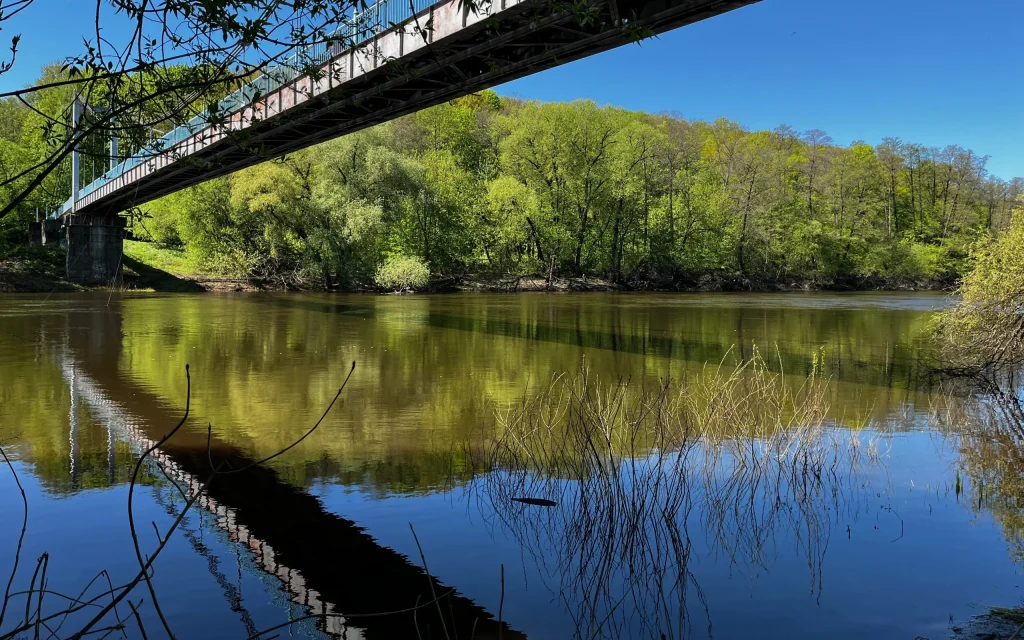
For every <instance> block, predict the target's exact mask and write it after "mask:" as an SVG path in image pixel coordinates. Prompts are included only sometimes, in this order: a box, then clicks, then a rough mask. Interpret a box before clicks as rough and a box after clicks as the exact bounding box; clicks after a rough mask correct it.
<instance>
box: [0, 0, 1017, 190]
mask: <svg viewBox="0 0 1024 640" xmlns="http://www.w3.org/2000/svg"><path fill="white" fill-rule="evenodd" d="M89 4H91V3H89V2H83V1H82V0H36V6H34V7H32V8H31V9H30V10H29V11H27V12H26V13H25V14H23V16H19V17H18V19H16V20H15V21H14V22H13V24H10V25H9V26H8V28H7V29H5V30H4V32H3V33H0V38H3V40H5V41H6V40H7V38H8V37H9V36H10V35H13V34H14V33H16V32H20V33H22V34H23V35H24V43H23V49H22V52H21V54H20V55H19V62H18V65H17V67H16V69H15V71H14V72H13V73H12V74H11V75H5V76H0V87H7V86H17V85H21V84H25V83H28V82H30V81H31V80H32V78H33V77H34V75H35V73H36V71H38V68H39V66H40V65H41V64H43V63H45V62H49V61H53V60H57V59H60V58H62V57H63V56H67V55H72V54H74V53H77V52H78V51H81V41H82V38H83V37H84V36H85V35H86V34H87V33H88V31H89V30H90V29H91V28H92V21H91V17H90V16H89V12H88V5H89ZM93 6H95V5H93ZM44 34H45V35H44ZM5 46H6V45H5ZM498 91H499V92H500V93H503V94H509V95H516V96H519V97H522V98H535V99H539V100H574V99H577V98H589V99H592V100H595V101H596V102H598V103H599V104H612V105H616V106H622V107H626V108H629V109H641V110H644V111H648V112H654V113H657V112H664V111H674V112H678V113H680V114H682V115H683V116H684V117H686V118H689V119H703V120H713V119H714V118H717V117H719V116H725V117H727V118H730V119H732V120H735V121H737V122H739V123H741V124H743V125H745V126H747V127H750V128H753V129H763V128H774V127H776V126H778V125H780V124H788V125H791V126H792V127H794V128H796V129H797V130H801V131H803V130H807V129H815V128H816V129H822V130H824V131H826V132H827V133H828V134H829V135H831V136H832V137H833V139H834V140H835V141H836V142H837V143H840V144H848V143H850V142H852V141H854V140H864V141H866V142H869V143H872V144H875V143H877V142H879V141H880V140H881V139H882V138H883V137H885V136H896V137H899V138H901V139H903V140H905V141H908V142H918V143H921V144H924V145H927V146H938V147H942V146H945V145H947V144H959V145H961V146H963V147H967V148H971V149H974V150H975V151H976V152H978V153H980V154H982V155H988V156H991V158H990V160H989V165H988V166H989V170H990V171H991V173H993V174H995V175H998V176H1001V177H1003V178H1007V179H1008V178H1012V177H1014V176H1024V0H764V1H763V2H761V3H759V4H755V5H752V6H748V7H745V8H743V9H738V10H736V11H733V12H731V13H728V14H725V15H722V16H719V17H717V18H713V19H711V20H706V21H704V22H701V23H698V24H695V25H691V26H689V27H684V28H682V29H677V30H675V31H672V32H669V33H666V34H663V35H661V36H660V37H658V38H657V39H655V40H647V41H644V42H643V43H642V44H640V45H627V46H625V47H621V48H619V49H615V50H613V51H608V52H606V53H603V54H601V55H598V56H593V57H591V58H587V59H584V60H580V61H577V62H574V63H572V64H568V65H565V66H562V67H559V68H556V69H552V70H549V71H546V72H543V73H539V74H536V75H534V76H531V77H528V78H524V79H521V80H517V81H515V82H511V83H509V84H506V85H503V86H502V87H499V88H498Z"/></svg>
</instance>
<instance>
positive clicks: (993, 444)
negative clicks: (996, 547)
mask: <svg viewBox="0 0 1024 640" xmlns="http://www.w3.org/2000/svg"><path fill="white" fill-rule="evenodd" d="M1013 383H1014V381H1013V380H1012V379H1004V380H1001V381H996V382H995V383H992V382H991V381H989V383H988V384H986V385H985V386H986V388H987V389H988V391H989V392H988V393H987V394H984V395H977V394H973V393H968V394H964V393H963V390H962V389H952V390H951V391H950V393H949V395H947V397H946V398H945V400H944V402H942V403H941V405H937V406H936V407H935V408H934V409H933V412H932V416H933V423H934V424H935V425H936V426H937V427H940V428H943V429H944V430H945V431H946V432H947V433H948V434H949V435H950V437H953V438H956V440H957V442H958V443H959V448H960V469H959V471H960V473H961V474H962V477H961V475H960V474H958V475H957V479H956V485H955V491H956V492H957V495H958V497H959V496H960V495H961V494H962V495H963V496H964V499H966V501H967V502H968V504H969V505H970V506H971V508H972V509H973V510H974V511H975V512H980V511H983V510H987V511H989V512H991V513H992V515H993V517H995V519H996V520H997V521H998V522H999V523H1000V525H1001V526H1002V529H1003V535H1004V536H1005V538H1006V542H1007V544H1008V545H1009V552H1010V556H1011V557H1012V558H1013V560H1014V562H1016V563H1018V564H1021V565H1024V406H1022V402H1024V387H1020V386H1017V385H1015V384H1013ZM1011 385H1013V386H1011ZM1013 389H1016V391H1013Z"/></svg>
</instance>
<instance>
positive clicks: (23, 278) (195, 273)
mask: <svg viewBox="0 0 1024 640" xmlns="http://www.w3.org/2000/svg"><path fill="white" fill-rule="evenodd" d="M65 260H66V253H65V251H64V250H63V249H59V248H58V249H52V248H43V247H37V246H18V247H14V248H12V249H10V250H9V251H7V253H6V255H4V256H3V257H0V293H49V292H53V291H85V290H90V289H104V290H107V289H109V288H110V287H83V286H81V285H76V284H74V283H71V282H68V281H67V280H66V279H65ZM123 270H124V278H123V282H122V283H120V284H119V285H118V286H117V287H115V288H116V289H119V290H132V291H169V292H175V291H177V292H200V291H236V292H243V291H325V290H328V291H339V292H376V291H378V290H377V289H375V288H372V287H355V288H344V287H324V286H323V285H322V283H319V282H296V281H285V280H283V279H278V280H272V281H271V280H257V279H253V278H237V277H230V276H224V275H222V274H216V273H208V272H203V271H201V270H197V269H195V268H193V267H192V266H191V265H190V264H189V262H188V260H187V259H186V258H185V254H184V252H183V251H180V250H176V249H170V248H165V247H160V246H158V245H156V244H154V243H149V242H137V241H133V240H126V241H125V249H124V264H123ZM954 284H955V283H952V282H946V281H925V282H917V281H899V282H893V281H886V280H881V279H872V278H863V279H846V280H815V279H788V280H785V281H777V282H764V281H753V280H749V279H745V278H742V277H738V276H723V275H719V274H705V275H701V276H699V277H694V278H688V279H681V280H679V281H676V282H668V283H665V282H640V283H635V284H633V285H632V286H628V285H623V284H619V283H615V282H612V281H611V280H607V279H603V278H597V277H593V276H581V277H569V278H559V277H555V278H553V279H551V280H550V281H549V280H548V279H547V278H546V277H544V276H541V275H536V274H535V275H522V276H504V277H501V276H480V275H469V276H449V277H445V276H436V277H434V278H432V279H431V282H430V283H429V285H428V286H427V287H426V288H425V289H424V290H423V291H422V292H424V293H443V292H453V291H454V292H480V293H520V292H546V291H547V292H586V291H603V292H609V291H652V292H680V293H685V292H760V293H767V292H773V291H777V292H787V291H940V290H946V289H950V288H952V287H953V286H954Z"/></svg>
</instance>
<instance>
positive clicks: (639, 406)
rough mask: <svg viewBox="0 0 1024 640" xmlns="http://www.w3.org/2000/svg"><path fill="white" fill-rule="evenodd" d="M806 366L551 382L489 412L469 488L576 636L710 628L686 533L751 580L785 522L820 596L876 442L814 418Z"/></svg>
mask: <svg viewBox="0 0 1024 640" xmlns="http://www.w3.org/2000/svg"><path fill="white" fill-rule="evenodd" d="M818 362H819V360H817V359H816V360H815V366H814V368H813V370H812V371H811V372H810V374H809V375H808V376H807V377H806V378H805V379H804V380H802V382H801V383H799V384H797V385H793V384H791V380H787V379H786V377H785V376H784V375H783V374H782V373H775V372H772V371H771V369H770V367H769V363H768V361H767V360H766V359H765V358H764V357H763V356H762V355H761V354H760V353H758V352H756V351H755V352H754V354H753V357H752V358H751V359H749V360H747V361H746V362H743V363H742V364H739V365H737V366H728V365H725V364H720V365H717V366H713V365H709V366H706V367H704V368H703V369H702V370H701V371H700V372H698V373H696V374H694V375H691V376H689V377H687V378H685V379H682V380H679V381H673V380H662V381H661V382H660V384H658V385H657V386H655V387H649V386H647V387H645V386H643V385H638V384H634V383H633V382H632V381H630V380H616V381H614V382H612V383H611V384H606V383H604V382H602V381H601V380H599V379H597V378H596V377H595V376H593V375H592V374H591V373H590V372H589V371H588V370H587V369H586V368H583V369H582V370H581V371H580V372H579V373H577V374H575V375H558V376H555V377H553V378H552V379H551V381H550V382H549V384H548V385H547V386H546V387H544V388H543V389H541V390H539V392H537V393H535V394H533V395H527V396H526V397H524V399H523V400H522V401H520V402H518V403H517V404H515V405H513V406H510V407H507V408H504V409H503V410H501V411H500V412H499V414H498V424H499V427H498V435H497V436H496V438H495V439H494V441H493V442H492V444H491V445H490V446H489V447H488V448H486V450H485V452H484V453H483V454H482V455H481V456H479V457H478V458H477V459H476V460H475V463H476V472H477V475H478V478H479V480H478V482H476V483H471V487H473V489H472V491H471V493H472V492H473V491H475V493H473V495H475V496H476V498H477V499H478V501H479V502H480V505H481V507H482V509H483V510H484V512H485V514H486V516H487V517H490V518H494V519H495V520H497V521H498V522H499V523H500V524H501V526H502V527H503V528H504V529H506V530H507V531H508V532H510V533H511V534H512V535H513V537H515V538H516V539H517V541H519V542H520V543H521V544H522V546H523V548H524V551H525V553H526V555H527V556H529V557H531V558H533V559H534V560H535V561H536V563H537V566H538V569H539V570H540V572H541V575H543V576H544V577H545V582H546V583H547V586H548V588H549V589H551V591H552V593H553V594H555V595H556V597H557V598H558V599H560V600H561V601H562V604H563V606H564V608H565V609H566V611H568V612H569V613H570V614H571V615H572V616H573V620H574V623H575V628H576V634H575V635H576V637H586V638H592V637H652V638H678V637H685V636H686V635H688V633H689V631H690V629H691V628H692V624H693V620H694V619H695V615H694V614H695V613H703V618H704V619H705V620H707V624H708V626H709V627H710V618H709V617H708V615H707V607H706V602H705V600H704V596H703V593H702V591H701V588H700V585H699V584H698V582H697V579H696V576H695V574H694V572H693V562H694V558H695V555H694V548H693V539H694V536H693V535H691V533H694V529H695V528H697V529H699V531H700V533H701V536H700V537H701V538H702V539H703V540H705V541H708V542H710V543H712V545H713V547H714V549H713V551H714V552H715V553H721V554H725V556H727V557H728V558H729V561H730V562H731V563H733V564H737V565H742V566H743V567H745V568H747V569H750V570H753V571H757V570H758V569H759V568H764V567H766V566H767V555H768V554H769V551H770V549H771V547H772V545H773V544H774V541H775V538H776V536H778V535H779V534H780V532H781V531H782V530H783V529H785V530H786V535H787V536H788V537H790V538H792V539H793V540H795V541H796V543H797V545H798V547H799V548H800V549H801V550H802V551H803V553H805V554H806V556H807V562H808V568H809V589H810V592H811V593H812V594H813V593H817V592H820V588H821V577H820V576H821V563H822V561H823V557H824V553H825V549H826V548H827V546H828V541H829V537H830V535H831V533H832V532H833V530H834V529H835V528H836V527H837V524H838V516H839V514H840V513H842V512H843V510H844V509H846V508H847V505H848V503H849V500H850V498H851V496H850V493H851V492H850V488H851V487H852V486H853V483H854V481H855V478H854V476H855V471H856V468H857V466H858V465H859V464H861V463H863V462H865V461H867V460H876V459H877V458H876V456H877V455H878V451H879V448H878V446H877V443H876V441H875V440H874V439H873V438H868V439H867V442H865V440H864V439H862V438H860V437H858V436H856V435H850V432H848V431H846V430H840V429H837V428H835V425H834V424H833V423H832V422H831V421H830V419H829V418H828V417H827V415H828V410H829V402H828V397H829V393H828V387H829V380H828V379H827V378H826V377H824V376H822V375H821V373H820V368H819V366H818V365H817V363H818ZM523 498H527V499H530V500H532V501H533V502H534V504H524V503H523ZM538 502H544V503H546V504H553V506H549V507H545V506H538V504H537V503H538Z"/></svg>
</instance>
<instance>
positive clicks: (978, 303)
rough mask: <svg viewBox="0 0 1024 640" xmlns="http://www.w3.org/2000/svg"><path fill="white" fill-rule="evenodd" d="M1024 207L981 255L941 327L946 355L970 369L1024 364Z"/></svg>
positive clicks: (942, 317)
mask: <svg viewBox="0 0 1024 640" xmlns="http://www.w3.org/2000/svg"><path fill="white" fill-rule="evenodd" d="M1021 247H1024V208H1020V209H1017V210H1016V211H1015V212H1014V214H1013V221H1012V223H1011V226H1010V228H1009V230H1007V231H1006V233H1004V234H1003V235H1002V236H1001V237H1000V238H999V239H998V240H997V241H995V242H993V243H991V244H989V245H987V246H984V247H982V248H980V249H979V250H978V251H977V252H976V254H975V265H974V270H973V271H971V272H970V273H969V274H968V275H967V277H965V278H964V281H963V284H962V285H961V286H960V290H959V292H958V293H959V294H960V298H961V300H960V303H959V304H957V305H956V306H955V307H953V308H952V309H949V310H948V311H946V312H944V313H943V314H942V315H941V317H940V319H939V325H938V334H939V338H940V339H941V340H942V342H941V343H940V344H941V345H942V347H943V349H942V350H943V356H944V358H945V359H947V360H948V361H949V362H950V363H951V364H952V367H953V368H957V369H963V370H966V371H969V372H970V371H980V372H985V371H986V370H989V371H992V370H997V369H1000V368H1007V369H1010V370H1016V369H1017V368H1019V367H1021V366H1024V251H1022V250H1021Z"/></svg>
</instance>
